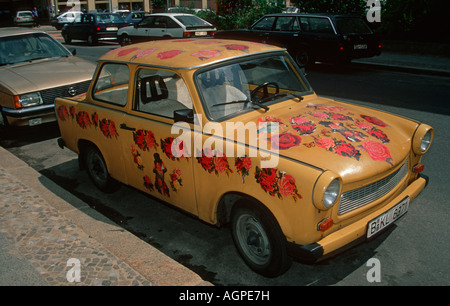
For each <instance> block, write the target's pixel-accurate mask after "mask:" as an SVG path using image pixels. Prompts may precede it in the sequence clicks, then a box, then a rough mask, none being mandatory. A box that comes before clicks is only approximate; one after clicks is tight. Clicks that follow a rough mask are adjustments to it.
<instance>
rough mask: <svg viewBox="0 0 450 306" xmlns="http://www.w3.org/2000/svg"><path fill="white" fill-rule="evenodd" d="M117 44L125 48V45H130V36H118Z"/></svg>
mask: <svg viewBox="0 0 450 306" xmlns="http://www.w3.org/2000/svg"><path fill="white" fill-rule="evenodd" d="M119 43H120V45H121V46H127V45H131V44H132V41H131V38H130V36H128V35H127V34H122V35H120V38H119Z"/></svg>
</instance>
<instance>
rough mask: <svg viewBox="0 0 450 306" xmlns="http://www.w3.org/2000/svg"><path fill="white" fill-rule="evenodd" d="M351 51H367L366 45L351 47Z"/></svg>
mask: <svg viewBox="0 0 450 306" xmlns="http://www.w3.org/2000/svg"><path fill="white" fill-rule="evenodd" d="M353 49H355V50H365V49H367V45H353Z"/></svg>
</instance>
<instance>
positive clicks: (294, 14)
mask: <svg viewBox="0 0 450 306" xmlns="http://www.w3.org/2000/svg"><path fill="white" fill-rule="evenodd" d="M267 16H302V17H330V18H335V17H352V18H361V17H360V16H357V15H345V14H328V13H274V14H266V15H264V16H263V17H267Z"/></svg>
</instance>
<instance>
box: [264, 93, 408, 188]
mask: <svg viewBox="0 0 450 306" xmlns="http://www.w3.org/2000/svg"><path fill="white" fill-rule="evenodd" d="M280 105H285V104H284V103H283V104H280ZM270 108H271V109H270V110H269V111H268V112H267V113H263V114H262V115H260V116H258V117H257V118H256V122H257V125H258V126H260V125H259V123H263V122H267V123H269V122H277V123H278V127H279V130H278V134H275V133H273V128H271V126H270V125H269V124H268V125H267V126H266V128H259V129H258V138H259V141H264V140H266V141H268V142H269V143H270V145H271V147H272V148H275V149H278V150H279V154H280V156H285V157H289V158H292V159H297V160H299V161H301V162H303V163H306V164H310V165H313V166H316V167H319V168H321V169H324V170H332V171H334V172H336V173H338V174H339V175H341V177H342V178H343V179H344V180H348V181H356V180H360V179H364V178H367V177H370V176H373V175H376V174H379V173H382V172H384V171H387V170H389V169H390V168H391V167H393V166H396V165H398V164H399V163H401V162H403V161H404V159H405V158H406V157H407V155H408V153H409V151H410V149H411V138H412V135H413V132H414V130H415V126H416V125H417V123H415V122H412V121H409V120H404V119H403V118H401V117H398V116H395V115H391V114H387V113H384V112H381V111H376V110H373V109H369V108H362V107H358V106H356V105H351V104H346V103H340V102H337V101H333V100H329V99H323V98H319V99H314V100H309V101H308V102H306V101H305V102H301V103H296V104H290V107H289V109H288V110H287V109H286V108H285V107H284V108H283V107H278V105H273V106H271V107H270ZM275 108H276V109H275Z"/></svg>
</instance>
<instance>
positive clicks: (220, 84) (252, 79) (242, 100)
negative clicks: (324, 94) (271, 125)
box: [196, 53, 312, 120]
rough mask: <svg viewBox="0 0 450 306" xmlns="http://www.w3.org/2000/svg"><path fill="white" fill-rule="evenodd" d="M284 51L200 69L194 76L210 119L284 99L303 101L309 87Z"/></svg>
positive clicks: (234, 114) (265, 107)
mask: <svg viewBox="0 0 450 306" xmlns="http://www.w3.org/2000/svg"><path fill="white" fill-rule="evenodd" d="M295 67H296V66H295V65H293V64H292V62H291V59H290V57H288V56H287V55H286V54H281V55H280V54H279V53H278V54H273V55H269V56H268V55H265V56H257V57H254V58H253V59H250V60H249V59H245V60H241V61H239V62H236V61H233V63H230V64H227V65H223V64H222V65H220V66H215V67H214V68H212V69H207V70H202V71H201V72H199V73H198V74H197V76H196V83H197V88H198V91H199V94H200V97H201V98H202V102H203V106H204V108H205V111H206V113H207V115H208V117H209V118H210V119H211V120H220V119H221V118H225V117H233V116H236V115H239V114H241V113H243V112H247V111H252V110H254V109H259V108H263V109H266V110H267V109H268V108H269V106H270V105H273V104H275V103H280V102H281V101H285V100H286V99H296V100H298V101H300V100H302V95H304V94H306V93H311V92H312V89H311V87H310V86H309V84H308V82H307V81H306V80H305V79H304V78H303V77H302V74H301V73H300V72H299V71H298V70H297V69H296V68H295Z"/></svg>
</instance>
